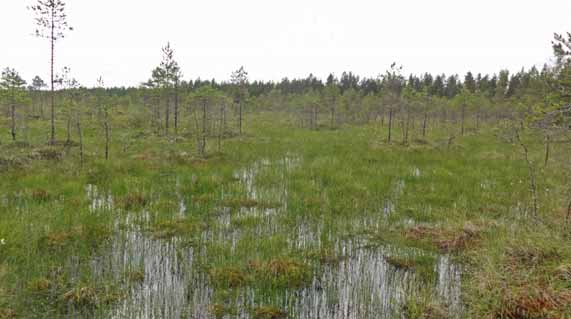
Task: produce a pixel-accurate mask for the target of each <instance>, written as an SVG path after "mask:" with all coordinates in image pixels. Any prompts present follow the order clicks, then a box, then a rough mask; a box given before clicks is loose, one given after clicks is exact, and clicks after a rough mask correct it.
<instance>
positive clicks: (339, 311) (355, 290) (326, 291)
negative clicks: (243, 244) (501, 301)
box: [87, 156, 462, 319]
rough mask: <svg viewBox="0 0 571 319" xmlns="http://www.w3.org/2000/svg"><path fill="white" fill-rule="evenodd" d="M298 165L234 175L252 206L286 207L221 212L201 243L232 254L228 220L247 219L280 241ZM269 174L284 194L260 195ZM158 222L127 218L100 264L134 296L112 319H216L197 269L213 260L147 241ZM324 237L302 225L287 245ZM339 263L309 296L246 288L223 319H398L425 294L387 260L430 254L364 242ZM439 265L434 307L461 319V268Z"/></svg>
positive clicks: (98, 198) (320, 273)
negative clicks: (277, 313)
mask: <svg viewBox="0 0 571 319" xmlns="http://www.w3.org/2000/svg"><path fill="white" fill-rule="evenodd" d="M300 166H301V159H300V158H298V157H293V156H286V157H285V158H284V159H283V160H281V161H275V162H272V161H269V160H260V161H258V162H256V163H254V164H253V165H252V166H250V167H247V168H245V169H242V170H239V171H237V172H236V173H235V177H236V178H237V179H238V180H239V182H240V183H241V184H242V186H243V188H244V191H245V194H246V196H247V197H248V198H249V199H252V200H269V201H272V202H275V201H277V202H279V204H280V205H279V206H276V207H272V208H258V207H252V208H244V207H242V208H240V209H239V210H238V212H237V213H234V214H233V215H231V212H230V211H229V210H228V209H227V208H223V207H221V208H220V209H218V211H217V212H216V214H218V217H217V224H218V227H215V228H211V229H207V230H204V231H203V232H202V233H201V235H200V242H217V241H218V242H225V243H232V245H231V246H232V252H235V249H236V243H237V241H239V240H240V237H241V235H242V234H241V232H240V230H238V229H232V227H231V220H232V218H240V217H245V216H256V217H258V218H259V219H260V222H259V223H258V224H257V226H256V228H255V230H254V231H255V232H256V235H258V236H260V238H263V236H268V235H271V234H274V233H276V232H279V231H280V229H279V225H278V224H277V223H274V222H273V221H274V220H275V217H276V216H277V215H279V214H286V213H287V198H288V191H287V183H288V174H289V173H290V172H291V171H293V170H296V169H299V167H300ZM264 169H279V170H280V172H281V174H279V176H280V177H279V179H280V180H279V181H277V183H275V185H279V186H278V187H275V188H260V187H258V186H257V183H256V177H257V176H258V174H260V173H261V172H263V170H264ZM413 174H414V175H416V176H420V171H419V170H418V169H416V170H414V172H413ZM177 185H178V180H177ZM404 187H405V185H404V182H403V181H398V183H397V184H396V185H395V190H396V192H397V193H398V192H401V191H402V189H403V188H404ZM177 188H178V187H177ZM223 194H224V192H223ZM87 195H88V197H89V198H90V200H91V209H92V210H94V211H95V210H100V209H105V210H113V197H112V196H111V195H110V194H108V193H100V192H98V190H97V188H96V187H95V186H88V188H87ZM182 195H183V194H179V195H178V196H179V198H180V203H179V205H178V206H179V212H178V216H179V217H180V216H184V214H186V204H185V202H184V200H183V199H182V198H183V197H184V196H182ZM223 196H224V195H223ZM394 200H397V199H396V198H394V196H393V198H392V199H387V200H385V206H384V209H383V213H384V214H381V215H382V216H385V215H386V214H390V213H392V212H393V211H394V209H395V206H394V205H395V204H394V203H393V201H394ZM151 214H152V212H149V211H143V212H133V213H127V214H124V216H125V217H123V219H122V220H119V219H118V220H117V223H116V224H117V227H116V235H115V238H114V240H113V244H112V247H111V248H110V251H109V252H108V254H105V255H103V256H100V257H98V258H97V259H95V260H94V261H93V270H94V272H95V273H96V274H99V275H100V276H101V277H104V276H111V277H112V278H114V279H115V280H116V281H117V282H126V283H125V287H127V288H126V289H128V291H129V293H128V296H127V297H126V298H125V299H123V300H121V301H119V302H118V304H116V305H114V306H113V307H112V309H111V310H110V312H109V314H107V315H106V317H108V318H214V315H213V314H212V311H211V310H212V306H213V303H214V300H213V295H214V289H215V288H214V287H213V286H212V284H211V283H210V282H209V277H208V275H207V273H206V272H205V270H204V269H202V268H201V267H200V266H199V265H198V263H197V260H199V259H200V258H201V257H203V256H204V254H206V251H205V249H206V248H204V247H200V246H199V247H196V246H192V245H187V244H186V243H185V242H184V241H183V240H182V239H181V238H178V237H173V238H168V239H159V238H155V237H154V236H152V235H151V234H149V233H148V232H145V231H144V229H143V228H142V226H141V225H145V223H148V221H149V219H150V218H149V216H150V215H151ZM382 216H380V218H382ZM125 225H127V226H128V227H124V226H125ZM323 231H326V230H324V226H323V225H307V224H305V223H300V224H299V225H298V226H297V232H295V233H291V234H289V242H290V245H292V246H293V247H297V248H308V247H314V248H320V245H321V243H320V238H321V235H322V232H323ZM328 236H330V235H328ZM201 254H202V255H201ZM335 254H336V255H339V256H344V257H345V258H340V259H339V260H338V261H336V262H334V263H331V264H327V265H324V266H322V267H321V268H320V269H318V270H316V271H315V273H314V275H313V279H312V280H311V284H309V285H308V286H306V287H304V288H298V289H289V290H285V291H284V292H283V293H278V294H276V295H271V296H269V295H268V296H264V295H259V294H260V292H259V291H257V290H256V289H255V288H251V287H248V286H246V287H242V288H238V289H237V290H238V293H237V294H235V295H234V297H232V298H233V299H234V300H232V304H233V305H235V306H236V308H237V310H236V311H235V312H234V313H233V314H232V315H231V316H230V315H228V316H225V317H224V318H253V316H252V312H251V309H253V308H255V307H256V306H261V305H265V304H272V305H275V306H278V307H280V308H281V309H283V310H284V311H286V312H287V313H288V317H292V318H307V319H310V318H333V319H357V318H364V319H367V318H400V317H401V312H402V306H403V304H404V303H405V301H406V299H407V298H414V296H415V294H417V293H418V292H419V291H420V288H421V287H422V286H423V285H425V284H424V283H423V282H422V280H421V279H420V278H419V277H418V275H417V274H416V273H415V272H414V271H411V270H407V269H399V268H397V267H395V266H393V265H391V264H390V263H389V262H388V261H387V256H397V257H402V256H408V257H410V256H418V255H425V254H428V253H426V252H423V251H421V250H418V249H412V248H410V249H408V248H396V247H388V246H385V247H381V248H365V247H363V243H361V242H360V241H358V240H336V244H335ZM433 257H435V260H436V263H435V266H434V272H435V274H436V280H435V284H434V285H433V286H432V287H429V288H430V290H431V293H432V295H433V297H434V298H435V300H439V301H440V303H442V304H444V305H446V306H447V309H448V311H449V314H450V317H453V318H460V317H461V313H462V306H461V301H460V296H461V289H460V280H461V278H460V276H461V269H460V267H459V266H458V265H455V264H454V263H452V262H451V261H450V258H449V257H448V256H433ZM132 274H139V277H140V278H139V280H137V281H135V282H132V281H131V282H129V281H128V280H126V278H128V277H130V276H132ZM127 282H128V283H127Z"/></svg>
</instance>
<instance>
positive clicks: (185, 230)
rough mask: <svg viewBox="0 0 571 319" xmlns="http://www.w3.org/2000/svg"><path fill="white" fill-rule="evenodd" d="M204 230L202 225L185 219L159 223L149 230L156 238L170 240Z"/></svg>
mask: <svg viewBox="0 0 571 319" xmlns="http://www.w3.org/2000/svg"><path fill="white" fill-rule="evenodd" d="M203 228H204V225H203V224H200V223H195V222H192V221H189V220H186V219H178V220H171V221H165V222H161V223H159V224H157V225H155V226H154V227H152V228H151V232H152V233H153V234H154V236H155V237H156V238H171V237H174V236H185V235H192V234H194V233H196V232H198V231H200V230H201V229H203Z"/></svg>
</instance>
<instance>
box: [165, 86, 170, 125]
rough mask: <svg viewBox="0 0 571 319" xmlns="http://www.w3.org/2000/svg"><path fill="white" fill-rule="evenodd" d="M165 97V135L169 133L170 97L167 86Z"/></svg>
mask: <svg viewBox="0 0 571 319" xmlns="http://www.w3.org/2000/svg"><path fill="white" fill-rule="evenodd" d="M166 92H167V94H166V95H167V99H166V108H165V133H166V135H168V134H169V120H170V119H169V117H170V104H171V99H170V92H169V90H168V88H167V91H166Z"/></svg>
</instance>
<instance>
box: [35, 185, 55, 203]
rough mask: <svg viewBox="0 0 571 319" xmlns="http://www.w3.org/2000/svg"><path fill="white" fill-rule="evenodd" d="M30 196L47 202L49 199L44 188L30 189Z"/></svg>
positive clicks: (49, 196)
mask: <svg viewBox="0 0 571 319" xmlns="http://www.w3.org/2000/svg"><path fill="white" fill-rule="evenodd" d="M30 197H31V198H32V200H34V201H37V202H47V201H48V200H50V198H51V195H50V193H48V191H46V190H45V189H41V188H37V189H32V190H30Z"/></svg>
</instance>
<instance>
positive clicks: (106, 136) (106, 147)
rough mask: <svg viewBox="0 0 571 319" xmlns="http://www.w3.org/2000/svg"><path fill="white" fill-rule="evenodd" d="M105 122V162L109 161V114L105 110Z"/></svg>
mask: <svg viewBox="0 0 571 319" xmlns="http://www.w3.org/2000/svg"><path fill="white" fill-rule="evenodd" d="M104 116H105V120H104V123H103V126H104V128H105V160H109V112H108V110H107V108H105V115H104Z"/></svg>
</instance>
